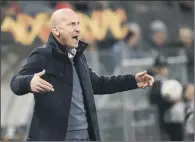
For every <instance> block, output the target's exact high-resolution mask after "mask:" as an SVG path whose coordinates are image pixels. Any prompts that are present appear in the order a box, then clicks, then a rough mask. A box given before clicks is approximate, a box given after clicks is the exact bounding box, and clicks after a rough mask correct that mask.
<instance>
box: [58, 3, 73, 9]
mask: <svg viewBox="0 0 195 142" xmlns="http://www.w3.org/2000/svg"><path fill="white" fill-rule="evenodd" d="M55 8H56V9H61V8H70V9H73V10H74V8H73V6H72V5H71V4H69V3H68V2H61V1H60V2H58V3H57V4H56V7H55Z"/></svg>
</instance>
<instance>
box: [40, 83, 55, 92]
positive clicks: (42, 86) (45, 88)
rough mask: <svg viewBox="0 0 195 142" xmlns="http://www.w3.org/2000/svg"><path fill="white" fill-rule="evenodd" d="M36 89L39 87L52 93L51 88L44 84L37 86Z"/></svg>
mask: <svg viewBox="0 0 195 142" xmlns="http://www.w3.org/2000/svg"><path fill="white" fill-rule="evenodd" d="M38 87H41V88H42V89H44V90H46V91H52V92H53V91H54V89H53V88H52V87H48V86H46V85H44V84H39V85H38Z"/></svg>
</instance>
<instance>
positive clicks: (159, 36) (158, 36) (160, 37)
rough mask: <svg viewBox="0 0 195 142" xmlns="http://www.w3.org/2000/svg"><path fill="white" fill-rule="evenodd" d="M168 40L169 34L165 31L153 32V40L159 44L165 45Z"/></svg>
mask: <svg viewBox="0 0 195 142" xmlns="http://www.w3.org/2000/svg"><path fill="white" fill-rule="evenodd" d="M166 40H167V35H166V33H164V32H155V33H154V34H153V41H154V42H155V43H156V44H157V45H164V44H165V42H166Z"/></svg>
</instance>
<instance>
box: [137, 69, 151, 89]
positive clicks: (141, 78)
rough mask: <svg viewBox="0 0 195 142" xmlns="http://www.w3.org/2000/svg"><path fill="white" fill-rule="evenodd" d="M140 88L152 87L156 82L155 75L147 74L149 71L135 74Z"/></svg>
mask: <svg viewBox="0 0 195 142" xmlns="http://www.w3.org/2000/svg"><path fill="white" fill-rule="evenodd" d="M135 80H136V81H137V86H138V88H145V87H151V86H152V85H153V83H154V77H152V76H150V75H148V74H147V71H144V72H140V73H137V74H136V75H135Z"/></svg>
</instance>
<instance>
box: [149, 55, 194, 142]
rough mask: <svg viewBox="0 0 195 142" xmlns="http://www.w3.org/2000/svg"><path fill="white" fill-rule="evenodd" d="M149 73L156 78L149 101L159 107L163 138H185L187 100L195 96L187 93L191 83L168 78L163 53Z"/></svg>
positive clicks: (166, 63) (177, 139)
mask: <svg viewBox="0 0 195 142" xmlns="http://www.w3.org/2000/svg"><path fill="white" fill-rule="evenodd" d="M148 73H149V74H150V75H153V76H154V78H155V83H154V85H153V87H152V89H151V92H150V93H149V101H150V103H151V104H154V105H156V106H157V108H158V112H159V118H158V120H159V125H160V130H161V134H162V137H161V140H163V141H166V140H171V141H182V140H184V137H183V136H184V129H183V125H184V121H185V100H191V99H192V96H193V95H192V93H190V94H189V93H186V92H187V91H186V88H188V86H189V85H182V84H181V83H180V82H178V81H176V80H170V79H169V78H168V62H167V60H166V58H165V57H164V56H162V55H160V56H158V57H157V58H156V60H155V63H154V65H153V67H152V68H151V69H149V70H148ZM188 92H190V91H188ZM191 92H192V91H191Z"/></svg>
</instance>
